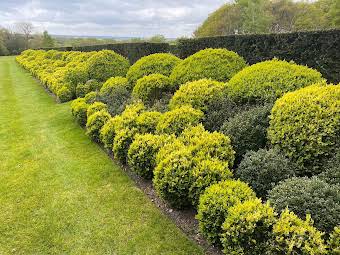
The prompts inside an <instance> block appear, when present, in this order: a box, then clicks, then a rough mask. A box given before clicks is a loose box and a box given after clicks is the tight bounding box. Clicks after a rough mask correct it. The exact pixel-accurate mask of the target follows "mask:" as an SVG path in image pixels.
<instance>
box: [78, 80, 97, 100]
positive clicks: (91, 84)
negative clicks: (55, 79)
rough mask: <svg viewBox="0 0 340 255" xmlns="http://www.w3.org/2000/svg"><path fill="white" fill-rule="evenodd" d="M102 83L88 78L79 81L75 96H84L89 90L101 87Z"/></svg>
mask: <svg viewBox="0 0 340 255" xmlns="http://www.w3.org/2000/svg"><path fill="white" fill-rule="evenodd" d="M101 85H102V83H100V82H98V81H96V80H88V81H87V82H85V83H79V84H78V85H77V88H76V95H77V97H84V96H85V95H86V94H88V93H90V92H91V91H98V90H100V88H101Z"/></svg>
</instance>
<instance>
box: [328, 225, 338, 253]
mask: <svg viewBox="0 0 340 255" xmlns="http://www.w3.org/2000/svg"><path fill="white" fill-rule="evenodd" d="M328 247H329V254H330V255H338V254H340V225H339V226H336V227H335V228H334V230H333V232H332V233H331V234H330V236H329V240H328Z"/></svg>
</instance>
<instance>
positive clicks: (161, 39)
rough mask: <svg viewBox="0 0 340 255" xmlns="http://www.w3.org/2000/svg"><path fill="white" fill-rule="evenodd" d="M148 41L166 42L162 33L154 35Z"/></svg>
mask: <svg viewBox="0 0 340 255" xmlns="http://www.w3.org/2000/svg"><path fill="white" fill-rule="evenodd" d="M148 41H149V42H152V43H163V42H166V38H165V37H164V35H154V36H152V37H151V38H150V39H149V40H148Z"/></svg>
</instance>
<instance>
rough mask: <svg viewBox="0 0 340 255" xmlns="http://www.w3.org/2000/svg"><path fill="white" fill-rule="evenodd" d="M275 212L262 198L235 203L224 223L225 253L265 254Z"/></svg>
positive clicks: (223, 241) (223, 240)
mask: <svg viewBox="0 0 340 255" xmlns="http://www.w3.org/2000/svg"><path fill="white" fill-rule="evenodd" d="M275 216H276V214H275V212H274V209H273V208H272V207H270V205H269V204H268V203H266V204H262V202H261V200H260V199H253V200H248V201H245V202H243V203H239V204H236V205H234V206H233V207H231V208H230V209H229V210H228V216H227V218H226V220H225V222H224V223H223V225H222V238H221V242H222V246H223V251H224V253H225V254H245V255H253V254H265V253H266V251H267V250H268V247H269V240H270V238H271V230H272V228H273V224H274V223H275V221H276V219H275Z"/></svg>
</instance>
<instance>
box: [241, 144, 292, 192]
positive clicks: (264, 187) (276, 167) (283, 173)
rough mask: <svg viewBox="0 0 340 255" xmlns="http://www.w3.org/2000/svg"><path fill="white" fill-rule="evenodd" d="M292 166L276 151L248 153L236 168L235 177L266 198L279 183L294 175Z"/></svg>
mask: <svg viewBox="0 0 340 255" xmlns="http://www.w3.org/2000/svg"><path fill="white" fill-rule="evenodd" d="M294 171H295V168H294V166H293V165H292V164H291V163H290V162H289V160H288V159H287V158H285V157H284V156H283V155H282V154H281V153H280V152H279V151H278V150H274V149H269V150H265V149H260V150H258V151H256V152H255V151H249V152H248V153H246V154H245V156H244V158H243V160H242V161H241V163H240V165H239V166H238V168H237V170H236V173H235V176H236V177H238V178H240V179H241V180H242V181H244V182H246V183H248V184H249V185H250V186H251V187H252V189H253V190H254V191H255V192H256V194H257V195H258V196H259V197H261V198H266V197H267V193H268V191H270V190H271V189H272V188H274V186H275V185H276V184H278V183H279V182H280V181H283V180H285V179H288V178H289V177H292V176H294V174H295V172H294Z"/></svg>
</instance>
